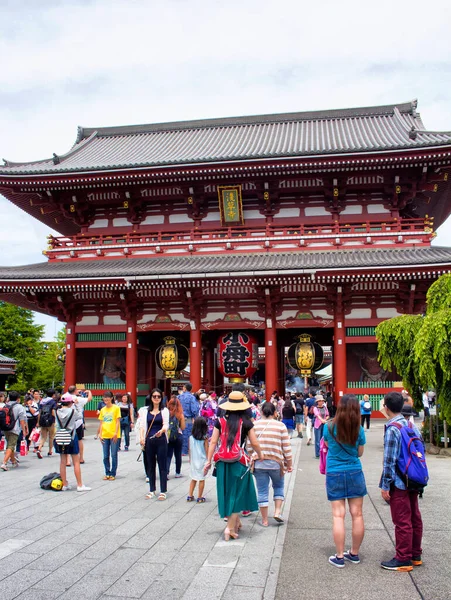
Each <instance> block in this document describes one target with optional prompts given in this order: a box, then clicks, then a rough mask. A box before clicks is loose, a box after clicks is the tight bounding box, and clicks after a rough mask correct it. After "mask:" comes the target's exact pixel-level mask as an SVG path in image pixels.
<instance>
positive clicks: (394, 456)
mask: <svg viewBox="0 0 451 600" xmlns="http://www.w3.org/2000/svg"><path fill="white" fill-rule="evenodd" d="M395 421H398V422H399V423H400V424H401V425H407V421H406V420H405V418H404V417H403V416H402V415H397V416H396V417H393V419H390V421H388V423H387V424H386V425H385V436H384V466H383V469H382V476H381V480H380V482H379V487H380V488H382V489H383V490H386V491H388V490H389V489H390V486H391V485H392V484H394V486H395V487H397V488H398V489H400V490H405V489H406V486H405V485H404V482H403V481H402V479H401V477H400V476H399V475H398V473H397V471H396V461H397V460H398V458H399V454H400V452H401V432H400V431H399V429H398V428H397V427H389V425H390V423H394V422H395Z"/></svg>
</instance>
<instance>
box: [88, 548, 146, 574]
mask: <svg viewBox="0 0 451 600" xmlns="http://www.w3.org/2000/svg"><path fill="white" fill-rule="evenodd" d="M144 553H145V550H142V549H139V548H118V549H117V550H116V551H115V552H113V554H111V555H110V556H108V558H106V559H105V560H104V561H103V562H101V563H100V564H98V565H97V567H96V569H95V574H96V575H99V576H100V577H107V576H108V577H111V579H112V580H114V579H117V578H118V577H120V576H121V575H123V574H124V573H126V571H127V570H128V569H129V568H130V567H131V566H132V565H134V564H135V563H136V561H137V560H138V559H139V558H141V556H142V555H143V554H144Z"/></svg>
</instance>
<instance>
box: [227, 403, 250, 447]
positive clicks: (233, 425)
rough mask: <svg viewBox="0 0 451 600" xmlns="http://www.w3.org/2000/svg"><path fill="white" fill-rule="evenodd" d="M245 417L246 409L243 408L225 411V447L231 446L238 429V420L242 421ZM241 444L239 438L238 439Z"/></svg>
mask: <svg viewBox="0 0 451 600" xmlns="http://www.w3.org/2000/svg"><path fill="white" fill-rule="evenodd" d="M245 417H246V411H244V410H231V411H228V412H226V419H227V432H228V433H227V449H228V450H230V448H231V447H232V446H233V442H234V441H235V436H236V433H237V431H238V427H239V426H240V421H242V420H243V419H244V418H245ZM240 444H241V440H240Z"/></svg>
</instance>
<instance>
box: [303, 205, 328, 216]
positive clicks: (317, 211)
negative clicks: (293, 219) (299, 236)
mask: <svg viewBox="0 0 451 600" xmlns="http://www.w3.org/2000/svg"><path fill="white" fill-rule="evenodd" d="M304 214H305V216H306V217H325V216H328V217H330V212H329V211H328V210H327V209H326V208H325V207H324V206H320V205H318V206H306V207H305V208H304Z"/></svg>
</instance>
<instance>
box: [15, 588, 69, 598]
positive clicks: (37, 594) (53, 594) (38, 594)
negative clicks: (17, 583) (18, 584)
mask: <svg viewBox="0 0 451 600" xmlns="http://www.w3.org/2000/svg"><path fill="white" fill-rule="evenodd" d="M59 596H61V590H60V589H56V590H41V589H39V588H35V587H31V588H28V590H27V591H26V592H23V593H22V594H20V596H16V598H14V600H54V599H55V598H58V597H59Z"/></svg>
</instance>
